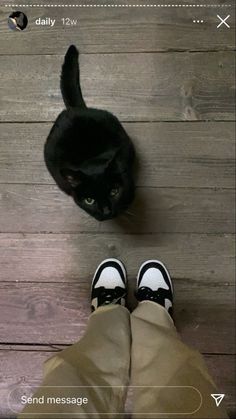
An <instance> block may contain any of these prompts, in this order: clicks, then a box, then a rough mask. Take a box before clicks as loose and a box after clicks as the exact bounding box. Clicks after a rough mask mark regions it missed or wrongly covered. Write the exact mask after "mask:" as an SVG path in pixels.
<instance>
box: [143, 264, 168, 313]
mask: <svg viewBox="0 0 236 419" xmlns="http://www.w3.org/2000/svg"><path fill="white" fill-rule="evenodd" d="M135 295H136V298H137V300H138V301H146V300H148V301H153V302H155V303H157V304H160V305H162V306H163V307H164V308H165V309H166V310H167V311H168V313H169V314H170V315H171V316H172V314H173V312H172V305H173V286H172V282H171V279H170V275H169V272H168V271H167V269H166V267H165V265H163V263H161V262H160V261H158V260H148V261H146V262H144V263H143V264H142V265H141V267H140V269H139V272H138V276H137V290H136V292H135Z"/></svg>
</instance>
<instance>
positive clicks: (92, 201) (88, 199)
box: [84, 198, 95, 205]
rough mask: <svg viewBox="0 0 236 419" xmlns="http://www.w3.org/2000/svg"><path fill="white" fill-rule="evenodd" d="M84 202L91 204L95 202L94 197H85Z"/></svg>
mask: <svg viewBox="0 0 236 419" xmlns="http://www.w3.org/2000/svg"><path fill="white" fill-rule="evenodd" d="M84 202H85V204H87V205H93V204H94V202H95V199H93V198H85V200H84Z"/></svg>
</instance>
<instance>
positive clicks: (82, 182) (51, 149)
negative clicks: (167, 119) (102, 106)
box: [44, 45, 135, 221]
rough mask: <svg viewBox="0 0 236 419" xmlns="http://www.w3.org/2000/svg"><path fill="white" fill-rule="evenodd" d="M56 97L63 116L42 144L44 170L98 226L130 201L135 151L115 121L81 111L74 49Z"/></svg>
mask: <svg viewBox="0 0 236 419" xmlns="http://www.w3.org/2000/svg"><path fill="white" fill-rule="evenodd" d="M61 92H62V96H63V100H64V103H65V105H66V110H64V111H63V112H62V113H61V114H60V115H59V116H58V118H57V120H56V122H55V124H54V126H53V127H52V129H51V131H50V133H49V136H48V138H47V141H46V144H45V148H44V156H45V162H46V165H47V168H48V170H49V172H50V173H51V175H52V176H53V178H54V179H55V181H56V183H57V184H58V186H59V187H60V188H61V189H62V190H63V191H64V192H66V193H67V194H68V195H71V196H72V197H73V198H74V200H75V202H76V204H77V205H79V206H80V207H81V208H82V209H84V210H85V211H86V212H87V213H89V214H90V215H92V216H93V217H95V218H96V219H97V220H99V221H102V220H106V219H109V218H113V217H115V216H117V215H118V214H120V213H121V212H122V211H124V210H125V209H126V208H127V206H128V205H129V204H130V203H131V201H132V200H133V197H134V182H133V176H132V165H133V161H134V155H135V153H134V147H133V144H132V142H131V140H130V138H129V137H128V135H127V133H126V132H125V130H124V128H123V127H122V125H121V124H120V122H119V121H118V119H117V118H116V117H115V116H114V115H112V114H111V113H110V112H107V111H104V110H99V109H93V108H87V107H86V104H85V102H84V99H83V96H82V92H81V88H80V76H79V65H78V51H77V49H76V48H75V46H73V45H71V46H70V47H69V49H68V51H67V53H66V55H65V60H64V64H63V66H62V74H61Z"/></svg>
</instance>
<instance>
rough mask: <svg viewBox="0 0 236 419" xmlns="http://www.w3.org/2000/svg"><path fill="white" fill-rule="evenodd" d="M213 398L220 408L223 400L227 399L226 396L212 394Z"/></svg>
mask: <svg viewBox="0 0 236 419" xmlns="http://www.w3.org/2000/svg"><path fill="white" fill-rule="evenodd" d="M211 397H213V399H214V400H215V402H216V406H217V407H219V405H220V404H221V402H222V400H223V398H224V397H225V394H211Z"/></svg>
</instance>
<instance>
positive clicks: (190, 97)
mask: <svg viewBox="0 0 236 419" xmlns="http://www.w3.org/2000/svg"><path fill="white" fill-rule="evenodd" d="M62 60H63V57H62V56H24V59H22V57H21V56H14V55H9V56H5V58H4V60H2V63H1V69H0V77H1V80H2V89H1V102H0V120H1V121H6V122H7V121H52V120H54V119H55V118H56V116H57V115H58V113H59V112H60V111H61V110H62V108H63V104H62V99H61V95H60V91H59V75H60V70H61V64H62ZM81 79H82V89H83V92H84V96H85V99H86V101H87V104H88V105H89V106H94V107H99V108H104V109H107V110H109V111H111V112H114V113H115V114H116V115H117V116H118V117H119V118H120V119H121V120H123V121H144V120H145V121H159V120H168V121H169V120H177V121H181V120H234V100H235V95H234V88H233V86H234V53H233V52H230V51H228V52H217V53H215V52H209V53H207V54H205V53H191V54H189V53H184V52H183V53H181V54H180V53H167V54H161V53H160V54H158V53H157V54H154V53H145V54H141V53H138V54H135V53H134V54H123V53H122V54H91V55H82V56H81Z"/></svg>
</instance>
